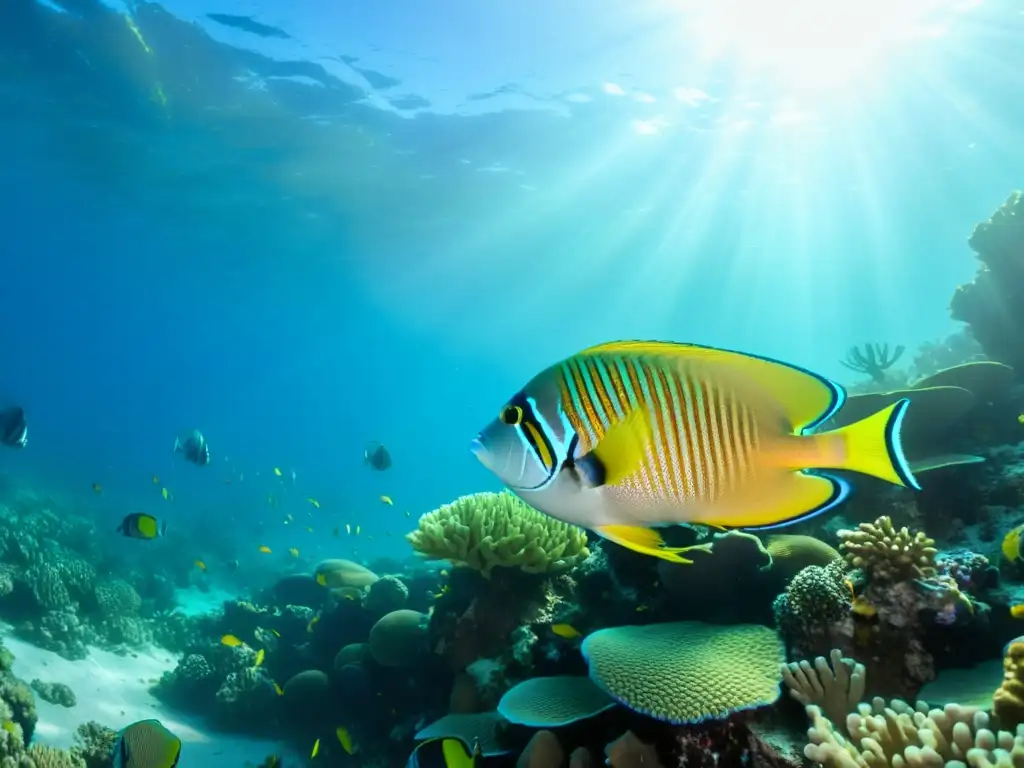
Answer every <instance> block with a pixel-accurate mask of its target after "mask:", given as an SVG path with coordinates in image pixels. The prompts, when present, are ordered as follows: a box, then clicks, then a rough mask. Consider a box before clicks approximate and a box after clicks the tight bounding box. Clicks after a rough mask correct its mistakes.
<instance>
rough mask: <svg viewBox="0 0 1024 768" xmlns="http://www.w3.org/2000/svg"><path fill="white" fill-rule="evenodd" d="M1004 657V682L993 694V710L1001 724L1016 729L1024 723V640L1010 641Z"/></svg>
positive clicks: (1010, 729)
mask: <svg viewBox="0 0 1024 768" xmlns="http://www.w3.org/2000/svg"><path fill="white" fill-rule="evenodd" d="M1004 656H1005V658H1004V659H1003V670H1004V674H1003V683H1002V685H1000V686H999V689H998V690H997V691H996V692H995V694H994V695H993V696H992V711H993V712H994V713H995V715H996V717H998V718H999V724H1000V725H1001V726H1002V727H1003V728H1005V729H1007V730H1009V731H1015V730H1016V729H1017V726H1019V725H1020V724H1021V723H1024V641H1020V639H1019V638H1018V640H1014V641H1011V642H1010V643H1009V645H1008V646H1007V648H1006V652H1005V654H1004Z"/></svg>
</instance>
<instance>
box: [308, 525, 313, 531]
mask: <svg viewBox="0 0 1024 768" xmlns="http://www.w3.org/2000/svg"><path fill="white" fill-rule="evenodd" d="M312 532H313V526H312V525H307V526H306V533H312Z"/></svg>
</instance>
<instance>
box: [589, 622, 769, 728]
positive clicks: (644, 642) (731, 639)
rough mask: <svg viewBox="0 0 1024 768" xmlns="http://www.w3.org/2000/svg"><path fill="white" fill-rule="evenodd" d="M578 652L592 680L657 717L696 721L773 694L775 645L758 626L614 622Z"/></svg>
mask: <svg viewBox="0 0 1024 768" xmlns="http://www.w3.org/2000/svg"><path fill="white" fill-rule="evenodd" d="M580 650H581V652H582V653H583V656H584V658H585V659H586V660H587V664H588V665H589V668H590V677H591V679H592V680H593V681H594V682H595V683H597V684H598V685H599V686H600V687H601V688H603V689H604V690H605V691H607V692H608V693H609V694H610V695H611V696H612V698H614V699H616V700H617V701H619V702H620V703H622V704H624V705H625V706H627V707H629V708H630V709H632V710H634V711H636V712H640V713H642V714H645V715H648V716H650V717H654V718H657V719H659V720H666V721H668V722H672V723H696V722H700V721H702V720H710V719H717V718H722V717H726V716H727V715H730V714H732V713H733V712H737V711H739V710H745V709H753V708H755V707H761V706H767V705H769V704H772V703H774V702H775V701H776V700H777V699H778V698H779V684H780V683H781V682H782V673H781V671H780V664H781V662H782V661H783V651H782V644H781V642H780V641H779V638H778V635H776V634H775V632H773V631H772V630H771V629H769V628H768V627H763V626H760V625H755V624H736V625H732V626H714V625H711V624H702V623H700V622H697V621H680V622H674V623H671V624H649V625H647V626H630V627H614V628H611V629H602V630H598V631H597V632H594V633H592V634H590V635H588V636H587V638H586V639H585V640H584V641H583V645H582V646H581V648H580Z"/></svg>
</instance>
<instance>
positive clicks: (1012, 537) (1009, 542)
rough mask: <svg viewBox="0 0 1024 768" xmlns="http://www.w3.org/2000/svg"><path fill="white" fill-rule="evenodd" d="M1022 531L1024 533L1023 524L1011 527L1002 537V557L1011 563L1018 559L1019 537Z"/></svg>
mask: <svg viewBox="0 0 1024 768" xmlns="http://www.w3.org/2000/svg"><path fill="white" fill-rule="evenodd" d="M1022 533H1024V524H1022V525H1018V526H1017V527H1016V528H1013V529H1011V530H1010V532H1009V533H1007V534H1006V536H1004V537H1003V544H1002V547H1001V549H1002V552H1003V557H1005V558H1006V559H1007V560H1009V561H1010V562H1011V563H1015V562H1017V560H1019V559H1020V537H1021V534H1022Z"/></svg>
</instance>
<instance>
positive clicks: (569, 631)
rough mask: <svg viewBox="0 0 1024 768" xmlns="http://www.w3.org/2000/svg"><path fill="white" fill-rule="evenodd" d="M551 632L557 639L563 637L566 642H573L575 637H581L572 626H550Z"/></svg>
mask: <svg viewBox="0 0 1024 768" xmlns="http://www.w3.org/2000/svg"><path fill="white" fill-rule="evenodd" d="M551 631H552V632H554V633H555V634H556V635H558V636H559V637H564V638H565V639H566V640H575V639H576V638H577V637H583V635H581V634H580V633H579V631H578V630H577V629H576V627H574V626H573V625H572V624H552V625H551Z"/></svg>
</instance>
